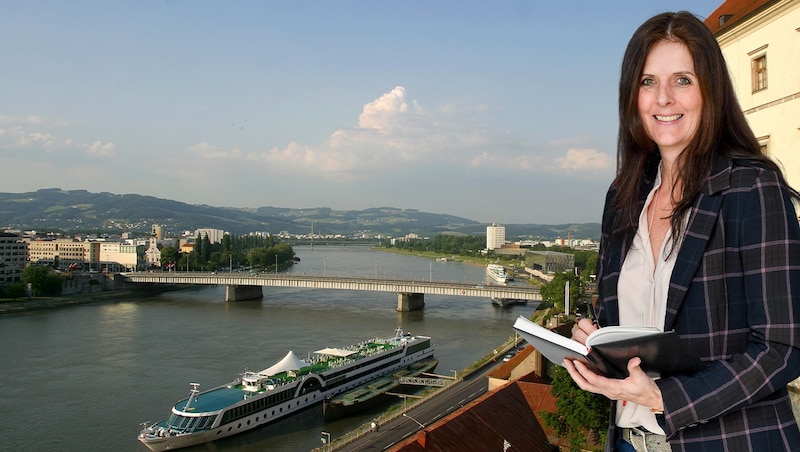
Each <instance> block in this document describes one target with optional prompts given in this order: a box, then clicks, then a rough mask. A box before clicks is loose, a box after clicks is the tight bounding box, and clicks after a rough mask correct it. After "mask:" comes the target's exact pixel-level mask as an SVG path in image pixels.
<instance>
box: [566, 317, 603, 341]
mask: <svg viewBox="0 0 800 452" xmlns="http://www.w3.org/2000/svg"><path fill="white" fill-rule="evenodd" d="M597 329H598V326H597V324H596V323H594V321H592V320H591V319H580V320H578V322H577V323H575V326H573V327H572V339H574V340H576V341H578V342H580V343H581V344H584V345H586V338H587V337H589V335H590V334H591V333H592V332H593V331H596V330H597Z"/></svg>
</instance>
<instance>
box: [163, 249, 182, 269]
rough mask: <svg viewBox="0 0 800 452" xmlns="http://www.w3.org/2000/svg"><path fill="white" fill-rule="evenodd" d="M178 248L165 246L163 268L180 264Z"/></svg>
mask: <svg viewBox="0 0 800 452" xmlns="http://www.w3.org/2000/svg"><path fill="white" fill-rule="evenodd" d="M178 254H179V253H178V248H176V247H174V246H165V247H164V248H162V249H161V267H166V266H167V265H169V264H171V263H173V262H178Z"/></svg>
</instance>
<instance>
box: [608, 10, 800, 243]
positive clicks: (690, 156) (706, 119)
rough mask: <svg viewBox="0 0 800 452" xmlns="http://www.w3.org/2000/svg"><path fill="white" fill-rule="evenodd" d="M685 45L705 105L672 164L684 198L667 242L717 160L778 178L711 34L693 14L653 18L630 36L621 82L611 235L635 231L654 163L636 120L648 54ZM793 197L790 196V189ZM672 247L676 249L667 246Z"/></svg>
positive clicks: (649, 141) (644, 133) (654, 155)
mask: <svg viewBox="0 0 800 452" xmlns="http://www.w3.org/2000/svg"><path fill="white" fill-rule="evenodd" d="M664 40H667V41H673V42H679V43H682V44H684V45H685V46H686V47H687V48H688V49H689V53H690V54H691V55H692V59H693V60H694V69H695V73H696V74H697V79H698V84H699V88H700V93H701V96H702V100H703V106H702V112H701V114H700V127H699V129H698V130H697V133H696V135H695V136H694V138H692V140H691V142H690V143H689V145H688V146H687V147H686V149H685V150H684V151H683V152H682V153H681V154H680V155H679V156H678V158H677V160H676V162H675V164H676V165H677V168H676V169H678V170H679V171H675V172H674V174H677V177H678V179H679V180H678V181H677V184H679V185H680V186H681V187H682V189H683V193H682V195H681V199H679V200H678V201H677V204H676V206H675V211H674V212H673V214H672V218H671V220H670V223H671V227H672V234H673V235H672V236H673V237H676V238H677V237H680V234H681V232H682V231H681V229H682V226H683V222H682V221H681V219H682V218H683V217H684V214H686V212H687V211H688V210H689V209H690V208H691V206H692V201H693V199H694V198H695V196H696V195H697V194H698V193H699V191H700V189H701V187H702V184H703V182H704V180H705V179H706V177H707V176H708V175H709V174H710V172H711V170H712V169H713V168H712V166H713V164H714V162H715V160H716V159H717V157H718V156H720V155H724V156H727V157H731V158H741V159H749V160H757V161H759V162H762V164H763V165H764V166H766V167H767V168H770V169H773V170H775V171H777V172H778V175H779V177H780V178H781V182H783V184H784V185H785V186H787V187H788V185H787V184H786V181H785V179H784V178H783V175H782V173H781V171H780V168H779V167H778V166H777V165H776V164H775V163H774V162H772V161H771V160H770V159H769V158H768V157H767V156H765V155H764V154H763V153H762V152H761V148H760V146H759V144H758V140H756V137H755V135H754V134H753V132H752V130H751V129H750V126H749V125H748V124H747V120H746V119H745V117H744V114H743V113H742V110H741V108H740V107H739V102H738V101H737V100H736V94H735V91H734V88H733V83H732V82H731V78H730V76H729V74H728V67H727V65H726V64H725V59H724V57H723V56H722V51H721V49H720V47H719V44H717V41H716V39H715V38H714V35H713V34H712V33H711V30H709V29H708V27H706V25H705V24H704V23H703V22H701V21H700V20H699V19H698V18H696V17H695V16H694V15H693V14H691V13H689V12H686V11H680V12H676V13H673V12H667V13H662V14H659V15H657V16H654V17H652V18H651V19H649V20H647V21H646V22H645V23H644V24H642V25H641V26H640V27H639V28H638V29H637V30H636V32H635V33H634V34H633V37H632V38H631V40H630V42H629V43H628V47H627V49H626V50H625V56H624V57H623V60H622V69H621V74H620V80H619V135H618V137H617V176H616V178H615V179H614V182H613V183H612V188H614V189H615V191H616V196H615V197H614V201H613V204H612V209H613V210H614V212H615V213H616V215H615V216H616V224H615V227H614V229H615V231H616V232H617V233H620V232H629V231H631V230H635V229H636V228H637V226H638V222H639V218H638V216H639V212H640V210H641V204H639V201H640V199H639V197H640V193H639V191H640V189H641V186H642V185H641V184H642V181H643V179H644V177H645V171H646V170H647V166H648V162H652V161H653V159H654V158H655V159H657V158H658V148H657V146H656V144H655V142H654V141H653V140H652V139H651V138H650V137H649V136H648V135H647V131H646V130H645V128H644V125H643V124H642V121H641V119H640V117H639V106H638V93H639V87H640V85H641V77H642V71H643V67H644V63H645V59H646V58H647V55H648V53H649V52H650V49H651V48H652V47H653V46H654V45H655V44H657V43H659V42H661V41H664ZM789 190H790V192H791V193H792V194H793V195H796V192H794V191H793V190H791V188H789ZM673 243H675V242H673Z"/></svg>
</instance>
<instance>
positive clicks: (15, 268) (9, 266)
mask: <svg viewBox="0 0 800 452" xmlns="http://www.w3.org/2000/svg"><path fill="white" fill-rule="evenodd" d="M27 260H28V244H27V243H26V242H24V241H23V240H22V238H21V237H20V236H18V235H16V234H8V233H5V232H0V286H8V285H11V284H14V283H17V282H20V281H22V270H23V269H24V268H25V264H26V262H27Z"/></svg>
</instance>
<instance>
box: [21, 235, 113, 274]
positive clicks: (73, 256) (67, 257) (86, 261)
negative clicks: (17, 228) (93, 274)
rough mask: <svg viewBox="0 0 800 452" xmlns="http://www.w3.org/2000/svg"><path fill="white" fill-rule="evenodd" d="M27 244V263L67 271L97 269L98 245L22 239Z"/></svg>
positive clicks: (73, 240)
mask: <svg viewBox="0 0 800 452" xmlns="http://www.w3.org/2000/svg"><path fill="white" fill-rule="evenodd" d="M24 240H25V241H26V242H27V244H28V262H30V263H31V264H37V265H49V266H51V267H53V268H60V269H68V268H70V266H72V267H73V268H75V267H77V268H80V269H82V270H91V269H93V268H97V264H98V262H99V261H100V243H99V242H95V241H86V240H77V239H28V238H26V239H24Z"/></svg>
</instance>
